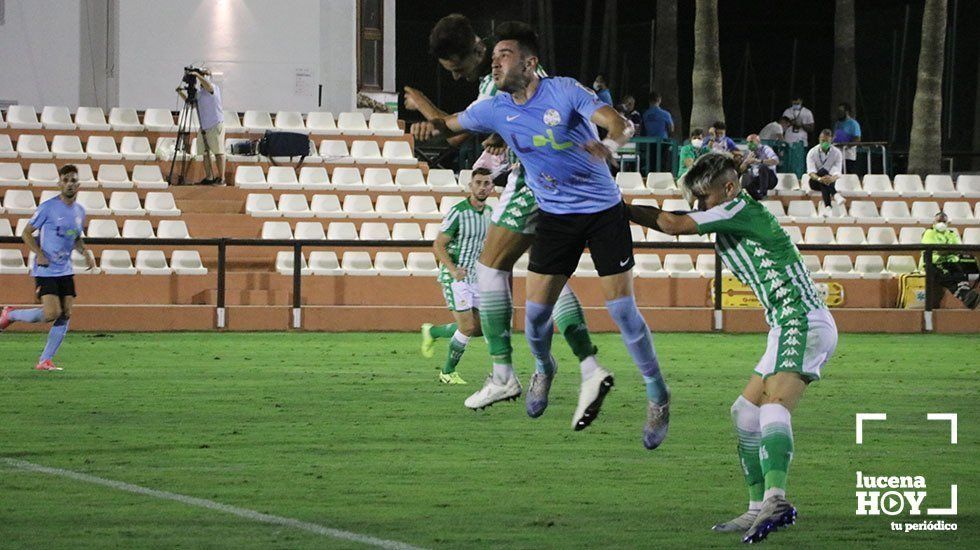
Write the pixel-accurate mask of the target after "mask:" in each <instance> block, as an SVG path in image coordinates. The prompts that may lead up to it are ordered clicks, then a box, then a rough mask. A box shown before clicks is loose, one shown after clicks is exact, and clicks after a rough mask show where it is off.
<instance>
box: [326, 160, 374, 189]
mask: <svg viewBox="0 0 980 550" xmlns="http://www.w3.org/2000/svg"><path fill="white" fill-rule="evenodd" d="M330 182H331V183H332V184H333V187H334V189H337V190H339V191H364V190H366V189H367V187H366V186H365V185H364V181H363V180H362V179H361V171H360V170H358V169H357V168H354V167H350V166H341V167H338V168H334V169H333V174H331V175H330Z"/></svg>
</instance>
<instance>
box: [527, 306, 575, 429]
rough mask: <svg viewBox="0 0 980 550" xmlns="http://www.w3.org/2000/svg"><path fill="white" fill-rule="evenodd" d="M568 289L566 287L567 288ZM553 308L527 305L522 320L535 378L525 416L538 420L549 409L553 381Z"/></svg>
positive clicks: (554, 364)
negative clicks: (549, 393) (532, 358)
mask: <svg viewBox="0 0 980 550" xmlns="http://www.w3.org/2000/svg"><path fill="white" fill-rule="evenodd" d="M566 288H567V287H566ZM554 307H555V306H552V305H549V304H539V303H536V302H531V301H528V302H527V310H526V315H525V319H524V334H525V336H526V338H527V343H528V345H529V346H530V348H531V355H532V356H534V363H535V367H534V371H535V372H534V375H532V376H531V385H530V386H529V387H528V390H527V397H525V400H524V406H525V408H526V410H527V415H528V416H530V417H531V418H537V417H539V416H541V415H542V414H544V411H545V409H547V408H548V392H549V391H551V382H552V381H553V380H554V378H555V373H556V372H557V370H558V364H557V363H556V362H555V358H554V356H552V355H551V338H552V336H553V334H554V329H552V324H551V314H552V312H553V310H554Z"/></svg>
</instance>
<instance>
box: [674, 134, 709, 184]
mask: <svg viewBox="0 0 980 550" xmlns="http://www.w3.org/2000/svg"><path fill="white" fill-rule="evenodd" d="M707 152H708V148H707V147H705V146H704V130H702V129H701V128H695V129H693V130H691V139H689V140H687V143H685V144H684V146H683V147H681V152H680V166H679V167H678V168H677V177H678V178H680V177H681V176H683V175H684V174H686V173H687V171H688V170H690V169H691V166H693V165H694V161H695V160H697V159H698V157H700V156H701V155H703V154H705V153H707Z"/></svg>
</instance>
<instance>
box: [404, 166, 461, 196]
mask: <svg viewBox="0 0 980 550" xmlns="http://www.w3.org/2000/svg"><path fill="white" fill-rule="evenodd" d="M429 172H430V174H431V172H432V171H431V170H430V171H429ZM450 175H452V172H450ZM453 181H454V182H455V179H454V180H453ZM395 186H396V187H397V188H398V189H399V190H400V191H409V192H411V191H429V186H428V185H426V183H425V176H424V175H422V170H420V169H418V168H399V169H398V171H397V172H395Z"/></svg>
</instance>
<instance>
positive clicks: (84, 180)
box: [75, 164, 99, 187]
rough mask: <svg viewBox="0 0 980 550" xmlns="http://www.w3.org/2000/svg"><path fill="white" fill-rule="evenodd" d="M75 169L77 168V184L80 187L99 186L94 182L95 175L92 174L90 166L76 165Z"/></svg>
mask: <svg viewBox="0 0 980 550" xmlns="http://www.w3.org/2000/svg"><path fill="white" fill-rule="evenodd" d="M75 168H78V184H79V186H80V187H98V186H99V182H98V181H96V180H95V174H93V173H92V165H90V164H76V165H75Z"/></svg>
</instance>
